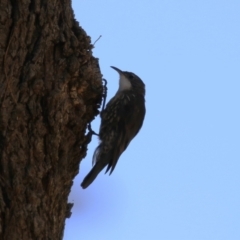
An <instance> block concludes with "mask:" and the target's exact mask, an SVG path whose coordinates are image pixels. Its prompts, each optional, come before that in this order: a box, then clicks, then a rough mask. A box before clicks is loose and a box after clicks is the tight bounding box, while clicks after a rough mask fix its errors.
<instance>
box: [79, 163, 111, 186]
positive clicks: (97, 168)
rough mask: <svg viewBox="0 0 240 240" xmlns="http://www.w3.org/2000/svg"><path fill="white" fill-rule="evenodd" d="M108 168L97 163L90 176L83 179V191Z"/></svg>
mask: <svg viewBox="0 0 240 240" xmlns="http://www.w3.org/2000/svg"><path fill="white" fill-rule="evenodd" d="M105 166H106V164H104V165H103V164H102V163H100V162H97V163H96V164H95V165H94V166H93V168H92V170H91V171H90V172H89V173H88V175H87V176H86V177H85V178H84V179H83V181H82V183H81V186H82V188H83V189H85V188H87V187H88V186H89V185H90V184H91V183H92V182H93V181H94V179H95V178H96V177H97V175H98V174H99V173H100V172H101V171H102V170H103V168H104V167H105Z"/></svg>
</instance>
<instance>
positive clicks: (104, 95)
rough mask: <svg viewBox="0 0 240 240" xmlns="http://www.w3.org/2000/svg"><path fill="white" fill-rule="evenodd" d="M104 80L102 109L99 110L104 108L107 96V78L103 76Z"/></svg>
mask: <svg viewBox="0 0 240 240" xmlns="http://www.w3.org/2000/svg"><path fill="white" fill-rule="evenodd" d="M102 80H103V82H104V85H103V94H102V98H103V103H102V110H101V112H102V111H103V110H104V108H105V104H106V98H107V80H106V79H105V78H103V79H102Z"/></svg>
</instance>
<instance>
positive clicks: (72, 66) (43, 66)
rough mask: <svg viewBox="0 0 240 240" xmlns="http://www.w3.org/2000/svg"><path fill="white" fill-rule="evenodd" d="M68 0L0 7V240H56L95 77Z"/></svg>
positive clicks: (93, 107)
mask: <svg viewBox="0 0 240 240" xmlns="http://www.w3.org/2000/svg"><path fill="white" fill-rule="evenodd" d="M91 49H92V45H91V43H90V38H89V37H88V36H87V35H86V33H85V32H84V30H83V29H81V28H80V27H79V24H78V22H77V21H76V20H75V19H74V16H73V11H72V9H71V2H70V0H51V1H48V0H31V1H30V0H1V1H0V214H1V215H0V239H3V240H6V239H9V240H15V239H24V240H28V239H44V240H45V239H53V240H55V239H56V240H57V239H62V236H63V230H64V223H65V218H66V217H67V216H68V214H69V211H70V208H71V204H68V203H67V197H68V195H69V192H70V188H71V186H72V181H73V178H74V177H75V175H76V174H77V173H78V170H79V163H80V161H81V159H82V158H84V157H85V155H86V150H87V142H86V140H87V139H86V136H85V130H86V126H87V123H88V122H90V121H91V120H92V119H93V118H94V116H96V115H97V114H98V108H99V105H100V102H101V97H102V82H101V73H100V69H99V66H98V61H97V59H95V58H94V57H93V56H92V52H91Z"/></svg>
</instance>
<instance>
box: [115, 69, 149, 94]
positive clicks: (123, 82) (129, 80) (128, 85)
mask: <svg viewBox="0 0 240 240" xmlns="http://www.w3.org/2000/svg"><path fill="white" fill-rule="evenodd" d="M111 68H113V69H114V70H116V71H117V72H118V73H119V76H120V79H119V89H118V92H121V91H128V90H129V91H134V92H136V93H138V94H142V95H143V96H144V95H145V84H144V83H143V81H142V80H141V79H140V78H139V77H138V76H137V75H136V74H134V73H132V72H124V71H121V70H120V69H118V68H116V67H113V66H111Z"/></svg>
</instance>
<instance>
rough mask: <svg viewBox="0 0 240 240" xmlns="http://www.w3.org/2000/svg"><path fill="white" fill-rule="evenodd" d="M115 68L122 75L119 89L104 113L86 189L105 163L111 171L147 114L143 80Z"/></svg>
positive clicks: (86, 179)
mask: <svg viewBox="0 0 240 240" xmlns="http://www.w3.org/2000/svg"><path fill="white" fill-rule="evenodd" d="M112 68H113V69H115V70H116V71H117V72H118V73H119V75H120V80H119V89H118V91H117V93H116V94H115V96H114V97H113V98H112V99H111V100H110V101H109V102H108V104H107V106H106V108H105V109H104V110H103V111H102V113H101V126H100V132H99V139H100V144H99V146H98V147H97V148H96V150H95V152H94V155H93V164H94V166H93V168H92V170H91V171H90V172H89V173H88V175H87V176H86V177H85V178H84V180H83V182H82V184H81V186H82V188H87V187H88V186H89V185H90V184H91V183H92V182H93V181H94V179H95V178H96V177H97V175H98V174H99V173H100V172H101V171H102V169H103V168H105V167H106V166H107V169H106V172H108V171H110V173H109V174H111V173H112V171H113V170H114V168H115V167H116V164H117V161H118V159H119V157H120V155H121V154H122V153H123V152H124V150H125V149H126V148H127V146H128V145H129V143H130V142H131V140H132V139H133V138H134V137H135V136H136V135H137V133H138V132H139V130H140V128H141V127H142V124H143V120H144V116H145V98H144V97H145V85H144V83H143V81H142V80H141V79H140V78H139V77H138V76H136V75H135V74H134V73H131V72H123V71H121V70H119V69H118V68H116V67H112ZM106 172H105V173H106Z"/></svg>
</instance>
